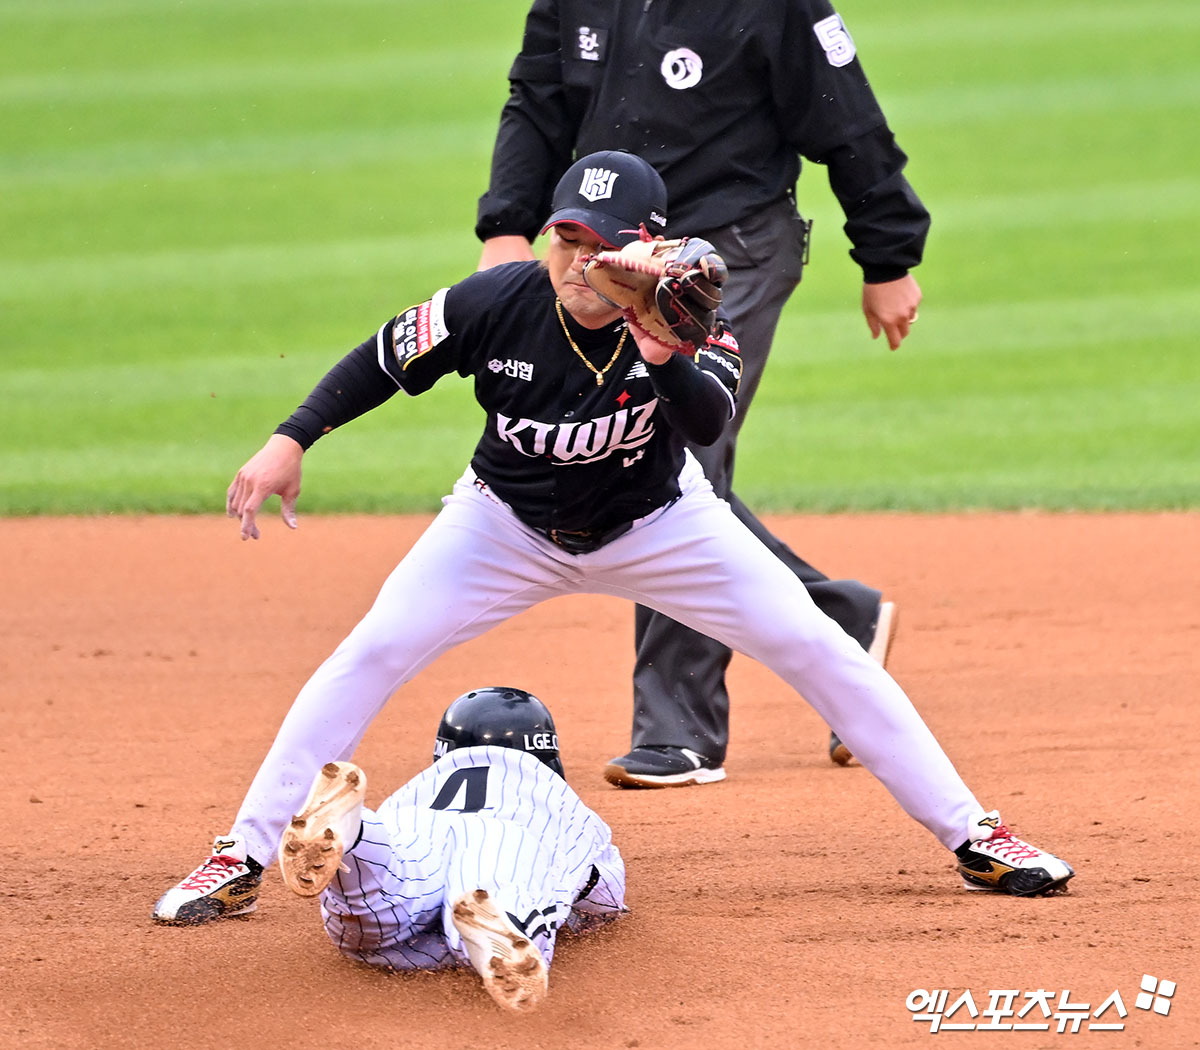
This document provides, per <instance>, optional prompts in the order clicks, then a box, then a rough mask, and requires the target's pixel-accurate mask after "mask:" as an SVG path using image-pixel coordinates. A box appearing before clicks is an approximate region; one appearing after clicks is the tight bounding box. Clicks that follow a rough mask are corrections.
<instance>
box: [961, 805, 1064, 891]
mask: <svg viewBox="0 0 1200 1050" xmlns="http://www.w3.org/2000/svg"><path fill="white" fill-rule="evenodd" d="M954 854H955V857H956V858H957V860H958V872H959V874H960V875H961V876H962V880H963V887H964V888H965V889H968V890H981V891H985V892H990V893H1007V894H1009V895H1011V896H1014V897H1046V896H1051V895H1053V894H1057V893H1063V892H1065V891H1066V886H1067V883H1068V882H1069V881H1070V880H1071V878H1073V877H1074V875H1075V869H1074V868H1072V867H1071V865H1070V864H1068V863H1067V862H1066V861H1064V860H1061V859H1060V858H1058V857H1056V856H1055V855H1054V854H1053V853H1047V852H1046V851H1045V850H1043V849H1038V847H1037V846H1034V845H1032V844H1031V843H1029V842H1026V841H1025V840H1024V839H1021V838H1018V837H1017V836H1016V835H1014V834H1013V833H1012V831H1011V830H1009V827H1008V825H1007V824H1005V823H1003V822H1002V821H1001V820H1000V814H999V812H998V811H996V810H992V811H991V812H990V813H983V814H981V815H979V816H977V817H976V818H975V819H974V820H972V821H971V824H970V838H968V840H967V841H966V842H964V843H963V844H962V845H961V846H959V848H958V849H956V850H955V851H954Z"/></svg>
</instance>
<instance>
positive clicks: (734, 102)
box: [476, 0, 929, 281]
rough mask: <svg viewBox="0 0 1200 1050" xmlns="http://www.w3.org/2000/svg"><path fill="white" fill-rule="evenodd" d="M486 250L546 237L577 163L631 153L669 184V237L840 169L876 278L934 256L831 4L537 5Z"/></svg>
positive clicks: (731, 218) (739, 216) (500, 149)
mask: <svg viewBox="0 0 1200 1050" xmlns="http://www.w3.org/2000/svg"><path fill="white" fill-rule="evenodd" d="M509 80H510V84H511V91H510V96H509V100H508V102H507V103H506V104H505V107H504V110H503V113H502V114H501V120H500V130H499V134H498V135H497V139H496V146H495V150H494V153H493V158H492V172H491V182H490V185H489V187H488V191H487V193H485V194H484V195H483V197H482V198H480V201H479V212H478V221H477V225H476V233H477V234H478V236H479V237H480V239H484V240H486V239H487V238H490V237H494V236H498V235H502V234H521V235H524V236H525V237H527V238H528V239H529V240H533V238H534V237H536V235H537V233H538V230H539V228H540V223H541V220H542V219H543V218H544V217H545V216H546V215H547V214H549V212H550V197H551V194H552V192H553V189H554V185H555V183H556V182H557V181H558V179H559V178H560V176H561V175H562V173H563V172H564V171H565V170H566V169H567V168H568V167H569V166H570V164H571V163H572V161H573V160H574V159H575V157H576V156H582V155H584V154H587V153H591V152H594V151H597V150H601V149H626V150H629V151H630V152H632V153H636V154H638V155H639V156H641V157H643V158H645V159H646V160H648V161H649V162H650V163H651V164H653V165H654V167H655V168H657V169H658V171H659V172H660V173H661V175H662V177H663V180H664V181H665V182H666V184H667V191H668V199H669V202H670V210H669V215H668V219H669V224H668V230H667V233H668V236H680V235H683V234H692V235H698V234H703V233H707V232H710V231H713V230H716V229H719V228H721V227H724V226H726V225H729V224H731V223H734V222H738V221H741V220H745V219H746V218H748V217H749V216H751V215H753V214H755V213H756V212H758V211H760V210H761V209H762V208H763V207H765V206H767V205H770V204H773V203H775V202H777V201H779V200H782V199H783V198H784V197H786V196H787V195H789V194H794V191H795V184H796V180H797V178H798V176H799V172H800V157H801V156H803V157H805V158H807V159H809V160H812V161H815V162H818V163H823V164H826V165H828V168H829V178H830V184H831V186H832V188H833V190H834V193H835V194H836V196H837V198H838V200H839V202H840V203H841V205H842V208H843V210H844V211H845V213H846V219H847V222H846V226H845V230H846V234H847V236H848V237H849V238H850V241H851V243H852V244H853V245H854V248H853V250H852V251H851V255H852V257H853V258H854V259H855V261H856V262H858V263H859V265H860V266H862V268H863V273H864V277H865V279H866V280H868V281H885V280H892V279H894V278H897V277H901V276H903V275H904V274H905V273H907V271H908V270H909V269H910V268H911V267H913V266H915V265H917V263H919V262H920V260H921V254H922V251H923V247H924V242H925V235H926V233H927V231H928V226H929V213H928V212H927V211H926V210H925V208H924V207H923V206H922V205H921V202H920V200H919V199H918V198H917V196H916V194H915V193H914V192H913V190H912V188H911V187H910V186H909V184H908V182H907V180H906V179H905V178H904V176H903V174H902V171H903V168H904V164H905V161H906V159H907V158H906V157H905V155H904V153H903V152H902V151H901V150H900V148H899V147H898V146H897V145H896V143H895V140H894V138H893V136H892V133H891V131H890V129H889V128H888V126H887V122H886V120H885V119H884V116H883V113H882V112H881V111H880V108H879V105H878V103H877V102H876V99H875V96H874V93H873V92H872V90H871V87H870V84H869V83H868V82H867V78H866V75H865V74H864V73H863V70H862V67H861V65H860V64H859V61H858V58H857V54H856V50H855V46H854V42H853V39H852V38H851V37H850V35H849V33H848V32H847V30H846V28H845V26H844V24H843V23H842V21H841V18H840V17H839V16H838V15H837V14H836V13H835V12H834V10H833V8H832V7H831V6H830V5H829V4H828V3H827V2H826V0H737V2H736V3H717V2H712V3H707V2H706V3H697V2H694V0H692V2H689V0H535V3H534V4H533V7H532V9H531V10H530V12H529V15H528V17H527V19H526V24H525V35H524V40H523V43H522V47H521V52H520V54H519V55H518V56H517V58H516V61H515V62H514V63H513V66H512V69H511V70H510V72H509Z"/></svg>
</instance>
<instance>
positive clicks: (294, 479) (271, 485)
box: [225, 434, 304, 540]
mask: <svg viewBox="0 0 1200 1050" xmlns="http://www.w3.org/2000/svg"><path fill="white" fill-rule="evenodd" d="M303 456H304V449H302V448H301V447H300V445H299V444H298V443H297V442H295V441H293V440H292V439H291V438H290V437H286V436H284V435H283V434H272V435H271V436H270V437H269V438H268V439H267V443H266V444H265V445H263V447H262V448H261V449H259V450H258V451H257V452H256V453H254V455H253V456H251V457H250V459H249V460H247V461H246V465H245V466H244V467H242V469H241V470H239V471H238V472H237V475H236V476H235V477H234V479H233V483H232V484H231V485H230V486H229V491H228V492H227V493H226V494H225V513H226V514H228V515H229V517H231V518H237V519H239V521H240V522H241V525H242V539H244V540H256V539H258V537H259V531H258V525H257V524H256V522H255V520H254V519H255V516H256V515H257V514H258V510H259V508H260V507H261V506H262V505H263V503H265V502H266V501H267V500H268V499H269V498H270V497H271V496H278V497H279V498H280V501H281V504H282V509H281V517H282V518H283V523H284V524H285V525H286V526H287V527H288V528H289V529H294V528H296V525H297V521H296V500H297V499H298V498H299V496H300V461H301V459H302V458H303Z"/></svg>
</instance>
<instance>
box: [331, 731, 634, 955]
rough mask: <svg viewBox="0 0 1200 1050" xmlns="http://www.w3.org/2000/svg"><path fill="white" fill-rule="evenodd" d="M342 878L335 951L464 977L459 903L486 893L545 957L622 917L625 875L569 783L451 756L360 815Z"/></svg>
mask: <svg viewBox="0 0 1200 1050" xmlns="http://www.w3.org/2000/svg"><path fill="white" fill-rule="evenodd" d="M343 863H344V865H345V869H346V870H343V871H340V872H339V873H338V875H337V876H335V878H334V880H333V882H332V883H331V884H330V885H329V888H328V889H327V890H326V891H325V892H324V893H323V894H322V896H321V915H322V918H323V919H324V921H325V929H326V932H327V933H328V934H329V938H330V940H332V941H333V943H334V944H335V945H336V946H337V947H338V949H339V950H340V951H341V952H342V953H343V954H345V955H348V956H349V957H350V958H352V959H357V960H359V961H361V962H365V963H369V964H371V965H373V966H382V967H387V968H389V969H393V970H412V969H422V970H431V969H438V968H440V967H442V966H454V965H468V964H469V961H468V959H467V955H466V952H465V951H464V949H463V945H462V938H461V937H460V936H459V933H458V929H457V928H456V927H455V925H454V922H453V905H454V901H455V900H456V899H457V898H458V897H460V896H462V895H463V894H464V893H470V892H471V891H472V890H476V889H484V890H487V891H488V893H489V894H490V895H491V896H492V898H493V899H494V900H495V901H496V903H497V904H498V905H499V906H500V908H501V909H502V910H503V911H506V912H508V914H509V917H510V918H511V920H512V922H513V924H514V925H515V926H517V927H518V928H519V929H521V930H522V931H523V932H524V933H525V934H526V935H527V936H528V937H529V939H530V940H532V941H533V943H534V944H535V945H536V946H537V947H538V949H539V950H540V951H541V953H542V956H543V957H544V958H545V960H546V962H547V963H549V962H550V960H551V959H552V958H553V956H554V943H555V938H556V936H557V932H558V929H559V928H560V927H561V926H563V925H568V926H570V927H571V928H572V929H575V930H580V929H582V928H584V927H586V926H589V925H592V924H596V923H601V922H605V921H609V920H612V919H615V918H618V917H619V916H621V915H623V914H624V913H625V863H624V861H623V860H622V859H621V854H620V851H619V850H618V849H617V848H616V846H615V845H614V844H613V841H612V833H611V831H610V830H609V827H608V825H607V824H605V823H604V821H603V820H601V819H600V817H598V816H597V815H596V814H595V813H593V812H592V811H591V810H590V809H589V808H588V807H587V806H586V805H584V803H583V801H582V800H581V799H580V798H579V796H578V795H577V794H575V792H574V791H573V790H572V789H571V787H570V785H568V784H567V782H566V781H565V780H563V778H562V777H560V776H559V775H558V774H557V773H555V772H554V771H553V770H551V769H550V767H549V766H546V765H543V764H542V762H541V760H540V759H538V758H536V757H535V756H533V755H529V754H526V753H525V752H523V751H519V750H517V749H515V748H507V747H497V746H482V747H468V748H460V749H457V750H454V751H452V752H450V753H448V754H447V755H445V756H443V757H442V758H440V759H439V760H438V761H436V762H435V763H434V764H433V765H432V766H430V767H428V768H427V769H425V770H422V772H421V773H419V774H418V775H417V776H415V777H414V778H413V779H412V780H410V781H409V782H408V783H407V784H405V785H404V787H402V788H401V789H400V790H399V791H397V792H396V793H395V794H393V795H392V796H391V797H390V798H389V799H387V801H385V802H384V803H383V804H382V805H381V806H380V807H379V810H378V811H376V812H373V811H371V810H368V809H364V810H363V824H362V834H361V836H360V838H359V841H358V842H357V843H356V844H355V845H354V847H353V848H352V849H350V850H349V851H347V853H346V854H345V856H344V858H343Z"/></svg>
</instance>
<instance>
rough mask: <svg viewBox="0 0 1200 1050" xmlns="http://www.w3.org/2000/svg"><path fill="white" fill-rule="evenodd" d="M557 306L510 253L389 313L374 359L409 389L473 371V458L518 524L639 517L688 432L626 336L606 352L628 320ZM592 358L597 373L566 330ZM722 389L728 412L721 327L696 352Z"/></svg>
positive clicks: (672, 474)
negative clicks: (480, 416) (581, 314)
mask: <svg viewBox="0 0 1200 1050" xmlns="http://www.w3.org/2000/svg"><path fill="white" fill-rule="evenodd" d="M562 318H563V320H562V322H560V320H559V316H558V313H557V311H556V310H555V294H554V289H553V286H552V285H551V283H550V278H549V276H548V274H547V273H546V270H545V268H544V267H543V266H542V265H541V264H540V263H536V262H529V263H511V264H509V265H506V266H500V267H496V268H494V269H492V270H486V271H483V272H481V273H476V274H472V275H471V276H470V277H468V278H466V279H465V280H463V281H460V282H459V283H458V284H456V285H453V286H452V287H450V288H445V289H442V290H441V291H439V292H438V293H437V294H436V295H435V296H433V298H432V299H429V300H428V301H426V302H423V303H421V304H419V305H417V306H414V307H412V308H410V309H408V310H406V311H405V312H404V313H402V314H400V315H399V316H398V317H396V318H395V319H394V320H392V321H390V322H388V323H387V324H385V325H384V326H383V328H381V329H380V331H379V333H378V335H377V338H376V343H377V349H378V353H379V363H380V365H381V366H382V367H383V368H384V369H385V370H386V371H387V373H388V375H390V376H391V377H392V379H393V380H394V381H395V382H396V384H397V385H398V386H399V387H400V388H401V389H402V390H404V391H405V392H406V393H409V394H419V393H421V392H423V391H425V390H428V389H429V388H430V387H432V386H433V384H434V383H436V382H437V381H438V380H439V379H440V378H441V377H442V376H445V375H448V374H449V373H451V372H457V373H458V374H459V375H461V376H464V377H473V378H474V380H475V397H476V399H477V400H478V402H479V404H480V405H481V406H482V407H483V409H484V410H485V411H486V412H487V423H486V425H485V427H484V431H483V436H482V437H481V438H480V439H479V444H478V445H477V446H476V448H475V454H474V456H473V457H472V459H471V466H472V468H473V469H474V471H475V473H476V475H477V476H478V478H479V479H480V481H481V482H482V483H483V484H485V485H486V486H488V487H489V488H490V489H491V490H492V491H493V492H494V493H495V494H496V496H498V497H499V498H500V499H502V500H504V502H506V503H508V504H509V505H510V506H511V507H512V509H513V511H514V512H515V513H516V515H517V517H519V518H520V519H521V520H522V521H523V522H525V524H527V525H529V526H531V527H532V528H535V529H539V530H542V531H549V530H551V529H564V530H572V529H588V530H604V529H609V528H613V527H615V526H618V525H621V524H624V523H626V522H629V521H632V520H634V519H636V518H640V517H642V516H644V515H646V514H649V513H650V512H651V511H652V510H655V509H657V508H658V507H662V506H664V505H665V504H667V503H669V502H671V500H673V499H674V498H675V497H676V496H678V495H679V485H678V481H677V475H678V473H679V470H680V468H681V466H682V464H683V449H684V438H683V436H682V435H681V434H680V433H679V432H678V431H676V430H675V429H674V428H672V427H671V426H670V423H669V421H668V420H667V419H666V418H665V416H666V412H665V411H664V410H665V406H664V405H663V404H662V403H660V399H659V397H658V396H657V393H656V391H655V388H654V385H653V383H652V381H651V378H650V374H649V371H648V369H647V367H646V364H645V362H644V361H643V359H642V357H641V354H640V353H639V351H638V349H637V346H636V344H635V343H634V341H633V338H632V337H627V338H625V341H624V345H623V346H622V347H621V352H620V354H619V355H618V356H617V357H616V358H615V360H613V361H612V364H611V366H610V367H609V368H607V369H605V364H606V363H607V362H608V361H609V359H610V358H612V356H613V353H614V351H615V349H616V347H617V344H618V342H619V341H620V339H621V334H622V332H623V331H624V322H623V321H618V322H616V323H615V324H613V325H611V326H608V327H605V328H603V329H600V330H596V331H591V330H589V329H585V328H583V327H581V326H579V325H578V324H576V323H575V322H574V320H573V318H571V316H570V315H569V314H568V313H566V311H563V313H562ZM564 324H565V325H567V326H568V327H569V331H570V335H571V339H572V340H573V341H574V342H575V344H576V346H577V347H578V348H579V350H580V352H581V353H583V354H585V355H586V356H587V357H588V359H589V360H590V361H592V362H593V364H594V365H595V367H596V368H598V369H603V370H604V379H603V382H602V383H601V384H599V385H598V384H597V381H596V375H595V372H594V371H593V370H591V369H589V368H588V367H587V365H585V364H584V362H583V361H582V360H580V358H579V356H578V355H577V354H576V352H575V350H574V349H572V347H571V344H570V342H568V339H567V334H566V332H564V330H563V325H564ZM694 360H695V366H696V367H697V368H699V369H701V370H702V371H703V372H705V373H707V374H708V375H709V376H711V377H712V378H713V380H715V381H716V382H717V383H719V384H720V385H721V388H722V389H723V390H725V392H726V394H727V396H728V404H729V414H730V416H732V415H733V411H734V406H735V398H736V394H737V387H738V381H739V379H740V376H741V359H740V358H739V357H738V354H737V344H736V342H735V341H734V340H733V339H732V337H730V336H728V335H725V336H722V337H721V341H720V342H717V341H715V340H710V341H709V343H708V345H707V346H705V347H702V348H701V349H700V350H699V351H698V352H697V354H696V356H695V359H694Z"/></svg>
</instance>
